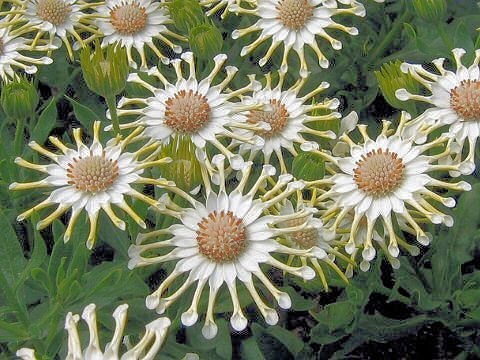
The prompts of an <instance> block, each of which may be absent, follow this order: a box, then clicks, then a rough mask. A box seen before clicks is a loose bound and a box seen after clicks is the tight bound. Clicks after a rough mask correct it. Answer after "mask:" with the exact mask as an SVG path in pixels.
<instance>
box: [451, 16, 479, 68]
mask: <svg viewBox="0 0 480 360" xmlns="http://www.w3.org/2000/svg"><path fill="white" fill-rule="evenodd" d="M453 43H454V46H455V47H456V48H462V49H465V51H466V52H467V53H466V54H465V57H464V59H463V61H465V64H468V65H469V64H470V63H471V62H472V60H473V58H474V57H475V44H474V42H473V39H472V37H471V32H470V31H468V30H467V27H466V26H465V23H464V22H463V21H461V22H460V23H459V24H458V25H457V28H456V29H455V37H454V38H453ZM468 65H467V66H468Z"/></svg>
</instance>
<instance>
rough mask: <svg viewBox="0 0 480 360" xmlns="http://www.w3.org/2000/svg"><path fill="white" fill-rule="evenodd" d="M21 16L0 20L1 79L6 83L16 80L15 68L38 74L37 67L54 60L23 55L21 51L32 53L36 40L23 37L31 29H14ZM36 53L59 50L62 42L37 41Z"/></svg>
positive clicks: (9, 16) (46, 57)
mask: <svg viewBox="0 0 480 360" xmlns="http://www.w3.org/2000/svg"><path fill="white" fill-rule="evenodd" d="M19 19H21V17H20V15H7V16H6V17H4V18H3V19H2V20H0V77H1V78H2V79H3V80H4V81H9V80H11V79H13V78H14V76H15V72H14V70H13V68H14V67H16V68H19V69H21V70H23V71H25V72H26V73H27V74H35V73H36V72H37V66H36V65H47V64H51V63H52V62H53V60H52V59H51V58H49V57H48V56H43V57H41V58H34V57H30V56H26V55H23V53H21V51H31V50H32V44H33V42H34V41H35V40H34V39H29V38H24V37H21V36H22V35H24V34H26V33H29V32H30V31H31V29H29V28H25V27H19V28H16V29H15V28H14V24H16V23H17V22H18V21H19ZM36 43H37V44H36V46H35V51H39V52H44V51H51V50H55V49H58V48H59V47H60V45H61V42H60V41H53V42H52V43H47V42H46V41H45V40H43V39H39V40H38V41H36Z"/></svg>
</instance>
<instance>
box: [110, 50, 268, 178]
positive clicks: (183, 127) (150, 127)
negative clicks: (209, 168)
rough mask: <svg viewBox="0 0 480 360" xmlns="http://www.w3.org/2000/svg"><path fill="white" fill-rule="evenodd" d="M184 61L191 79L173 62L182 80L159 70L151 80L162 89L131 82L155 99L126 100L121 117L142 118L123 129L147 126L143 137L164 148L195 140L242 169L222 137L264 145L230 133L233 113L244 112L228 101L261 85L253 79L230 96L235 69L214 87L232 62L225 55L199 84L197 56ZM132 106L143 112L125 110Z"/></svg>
mask: <svg viewBox="0 0 480 360" xmlns="http://www.w3.org/2000/svg"><path fill="white" fill-rule="evenodd" d="M182 59H183V60H184V61H185V62H186V63H187V64H188V65H189V77H188V78H184V77H183V73H182V60H180V59H176V60H172V61H171V63H172V65H173V67H174V68H175V72H176V76H177V80H176V82H175V83H173V84H172V83H170V82H169V81H168V80H167V79H166V78H165V77H164V76H163V74H162V73H161V72H160V70H159V69H158V68H157V67H153V68H151V69H150V70H149V74H150V75H153V76H155V77H156V78H157V79H158V80H160V81H161V83H162V84H163V88H156V87H154V86H152V85H150V84H149V83H147V82H145V81H143V80H142V79H140V77H139V76H138V74H135V73H134V74H130V75H129V77H128V81H130V82H134V83H138V84H140V85H142V86H143V87H144V88H146V89H147V90H149V91H151V92H152V94H153V96H152V97H149V98H147V99H142V98H133V99H129V98H122V99H121V100H120V102H119V104H118V106H119V110H118V116H119V117H124V116H130V115H135V116H139V118H138V119H137V120H136V121H133V122H131V123H127V124H122V125H120V128H122V129H127V128H134V127H137V126H144V127H145V131H144V135H146V136H148V137H150V138H151V139H153V140H159V141H161V142H162V143H164V144H168V142H169V141H170V140H171V139H172V138H173V137H175V136H185V137H187V138H190V139H191V141H192V142H193V143H194V144H195V145H196V146H197V147H198V148H204V147H205V145H206V144H207V143H210V144H212V145H213V146H215V147H216V148H217V149H218V150H219V151H220V152H222V153H223V154H224V155H225V156H226V157H227V158H228V159H229V161H230V163H231V164H232V167H233V168H235V169H239V168H240V167H241V166H242V164H243V159H242V157H241V156H240V155H238V154H234V153H232V152H231V151H230V150H228V149H227V148H226V147H225V146H224V145H223V144H222V143H221V142H220V141H219V138H221V137H227V138H233V139H236V140H239V141H241V142H248V143H251V144H257V145H261V142H262V141H261V139H260V138H259V137H258V136H257V137H253V138H245V137H243V136H240V135H237V134H234V133H233V132H231V131H230V130H228V129H227V126H228V125H229V123H230V121H231V120H230V118H231V117H232V116H233V115H234V113H235V112H238V111H241V110H243V108H240V107H234V106H233V104H232V103H231V102H230V101H229V100H230V99H232V98H235V97H236V96H238V95H240V94H243V93H245V92H247V91H249V90H252V89H253V87H254V85H255V84H256V82H255V81H254V79H253V78H251V81H250V83H249V84H248V85H247V86H245V87H244V88H241V89H239V90H236V91H231V92H227V91H224V89H225V88H226V87H227V85H228V84H229V82H230V81H231V80H232V78H233V77H234V76H235V73H236V72H237V71H238V69H237V68H236V67H234V66H227V67H225V72H226V78H225V79H224V80H223V81H222V82H220V83H219V84H218V85H215V86H214V85H212V82H213V81H214V79H215V78H216V77H217V75H218V73H219V72H220V71H221V69H222V67H223V64H224V63H225V61H226V59H227V56H226V55H225V54H219V55H217V56H216V57H215V58H214V61H215V66H214V68H213V70H212V71H211V72H210V74H209V75H208V76H207V77H205V78H204V79H202V80H200V81H198V80H197V78H196V70H195V62H194V59H193V54H192V53H190V52H187V53H183V54H182ZM132 104H133V105H140V106H143V107H138V106H137V107H136V108H134V109H124V107H125V106H126V105H132ZM251 107H255V106H251ZM248 108H250V107H247V109H248ZM107 129H109V128H107Z"/></svg>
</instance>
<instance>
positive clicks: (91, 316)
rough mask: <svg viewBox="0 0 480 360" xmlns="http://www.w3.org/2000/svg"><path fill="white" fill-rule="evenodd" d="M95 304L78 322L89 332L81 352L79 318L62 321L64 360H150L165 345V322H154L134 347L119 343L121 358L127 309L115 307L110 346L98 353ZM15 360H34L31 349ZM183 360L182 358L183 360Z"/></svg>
mask: <svg viewBox="0 0 480 360" xmlns="http://www.w3.org/2000/svg"><path fill="white" fill-rule="evenodd" d="M95 309H96V306H95V304H90V305H88V306H86V307H85V309H84V310H83V313H82V319H83V320H84V321H85V322H86V323H87V326H88V332H89V335H90V337H89V343H88V346H87V347H86V348H85V349H82V344H81V342H80V335H79V332H78V322H79V321H80V316H79V315H73V314H72V313H71V312H69V313H68V314H67V316H66V318H65V330H66V331H67V334H68V341H67V344H68V353H67V357H66V359H75V360H93V359H95V360H111V359H119V358H120V357H121V358H122V359H131V360H140V359H142V360H151V359H154V358H155V357H156V356H157V354H158V353H159V352H160V349H161V347H162V344H163V342H164V341H165V338H166V335H167V330H168V328H169V326H170V320H169V319H168V318H165V317H163V318H158V319H157V320H155V321H152V322H151V323H149V324H147V325H146V326H145V334H144V335H143V337H142V338H141V340H140V341H139V342H138V343H137V344H136V345H135V346H133V347H132V346H129V343H130V342H129V341H123V343H124V344H126V345H127V350H126V351H124V352H123V355H122V349H121V347H122V340H123V338H124V337H123V332H124V331H125V326H126V324H127V310H128V305H127V304H123V305H120V306H118V307H117V308H116V309H115V311H114V312H113V318H114V319H115V330H114V333H113V336H112V339H111V340H110V342H109V343H108V344H107V345H106V346H105V350H104V351H103V352H102V350H101V348H100V338H99V332H98V325H97V313H96V310H95ZM125 340H127V337H125ZM17 356H18V357H20V358H21V359H22V360H36V357H35V351H34V350H33V349H28V348H22V349H20V350H18V351H17ZM187 356H190V357H189V358H188V359H189V360H194V359H198V356H196V355H193V354H189V355H187ZM185 359H186V358H185Z"/></svg>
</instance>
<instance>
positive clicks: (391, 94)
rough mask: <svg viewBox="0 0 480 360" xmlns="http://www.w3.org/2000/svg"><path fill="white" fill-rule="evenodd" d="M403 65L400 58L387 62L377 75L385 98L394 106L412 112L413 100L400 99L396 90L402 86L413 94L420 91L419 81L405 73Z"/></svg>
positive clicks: (376, 72)
mask: <svg viewBox="0 0 480 360" xmlns="http://www.w3.org/2000/svg"><path fill="white" fill-rule="evenodd" d="M401 65H402V62H401V61H400V60H395V61H391V62H388V63H385V64H383V65H382V67H381V68H380V70H379V71H375V75H376V76H377V80H378V86H379V87H380V90H381V91H382V94H383V97H384V98H385V100H386V101H387V102H388V103H389V104H390V105H391V106H393V107H394V108H397V109H403V110H407V111H408V112H410V113H412V112H413V109H412V108H413V106H414V104H413V103H412V101H406V102H405V101H400V100H398V99H397V97H396V96H395V91H397V90H398V89H402V88H403V89H407V90H408V91H409V92H411V93H413V94H416V93H418V91H419V90H418V83H417V82H416V81H415V79H414V78H413V77H412V76H411V75H410V74H405V73H404V72H402V71H401V70H400V66H401Z"/></svg>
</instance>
